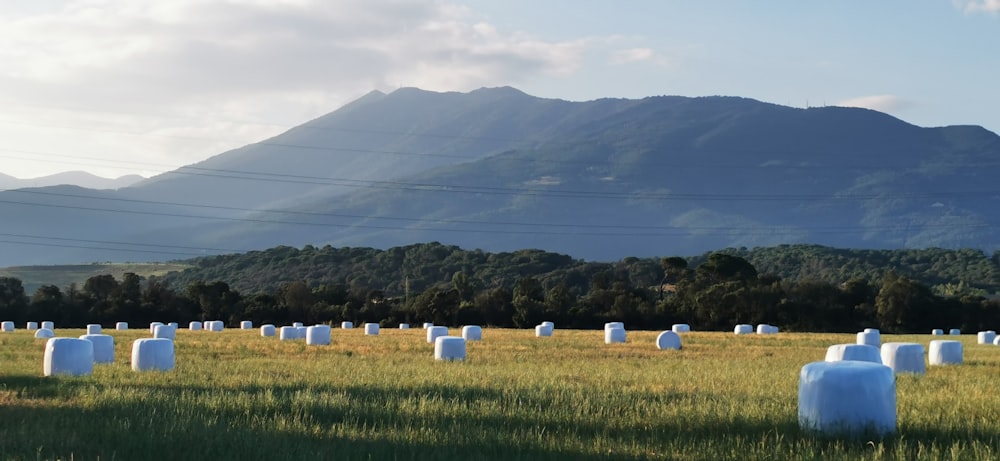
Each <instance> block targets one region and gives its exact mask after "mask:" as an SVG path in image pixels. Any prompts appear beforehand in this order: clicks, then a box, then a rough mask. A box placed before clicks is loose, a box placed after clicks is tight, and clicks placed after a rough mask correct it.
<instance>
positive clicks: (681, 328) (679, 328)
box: [670, 323, 691, 333]
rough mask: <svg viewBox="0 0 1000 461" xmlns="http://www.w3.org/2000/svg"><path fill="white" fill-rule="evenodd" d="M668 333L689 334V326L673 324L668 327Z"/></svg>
mask: <svg viewBox="0 0 1000 461" xmlns="http://www.w3.org/2000/svg"><path fill="white" fill-rule="evenodd" d="M670 331H672V332H674V333H689V332H691V325H688V324H686V323H675V324H673V325H672V326H671V327H670Z"/></svg>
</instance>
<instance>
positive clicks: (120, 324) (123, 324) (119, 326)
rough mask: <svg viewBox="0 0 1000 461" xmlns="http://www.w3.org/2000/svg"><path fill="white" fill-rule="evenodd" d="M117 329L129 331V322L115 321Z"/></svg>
mask: <svg viewBox="0 0 1000 461" xmlns="http://www.w3.org/2000/svg"><path fill="white" fill-rule="evenodd" d="M115 330H116V331H128V322H115Z"/></svg>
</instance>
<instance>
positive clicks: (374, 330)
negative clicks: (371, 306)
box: [365, 323, 379, 336]
mask: <svg viewBox="0 0 1000 461" xmlns="http://www.w3.org/2000/svg"><path fill="white" fill-rule="evenodd" d="M378 332H379V325H378V324H377V323H366V324H365V335H366V336H378Z"/></svg>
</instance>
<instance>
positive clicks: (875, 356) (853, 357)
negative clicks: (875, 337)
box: [824, 344, 882, 365]
mask: <svg viewBox="0 0 1000 461" xmlns="http://www.w3.org/2000/svg"><path fill="white" fill-rule="evenodd" d="M824 360H825V361H827V362H840V361H857V362H872V363H877V364H879V365H881V364H882V356H881V355H879V348H877V347H875V346H871V345H868V344H834V345H832V346H830V347H828V348H826V358H825V359H824Z"/></svg>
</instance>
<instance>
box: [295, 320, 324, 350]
mask: <svg viewBox="0 0 1000 461" xmlns="http://www.w3.org/2000/svg"><path fill="white" fill-rule="evenodd" d="M297 329H298V328H296V330H297ZM306 344H308V345H310V346H329V345H330V325H313V326H311V327H307V328H306Z"/></svg>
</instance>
